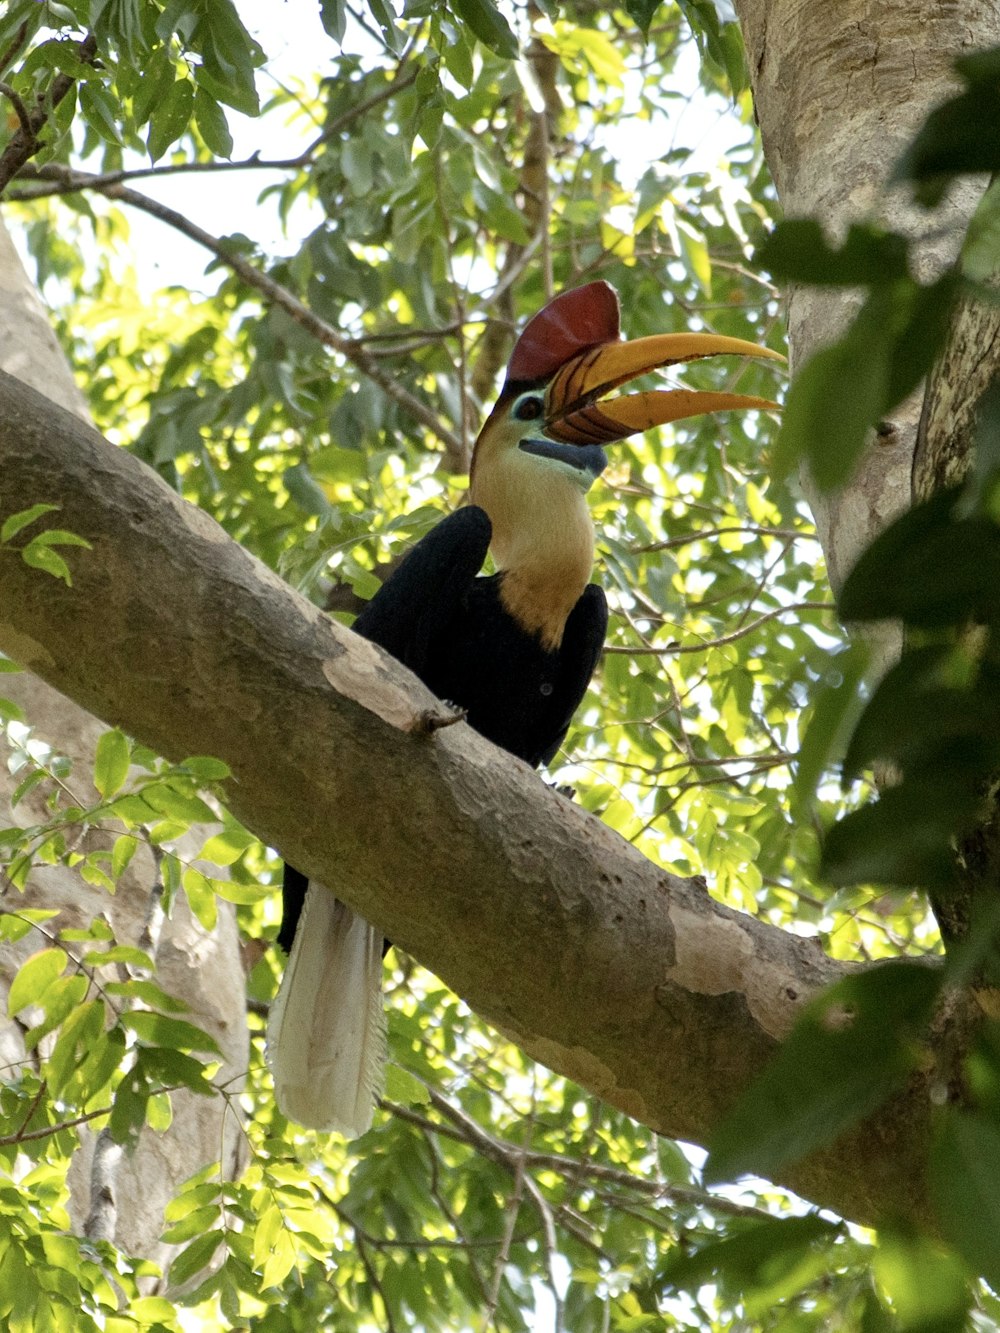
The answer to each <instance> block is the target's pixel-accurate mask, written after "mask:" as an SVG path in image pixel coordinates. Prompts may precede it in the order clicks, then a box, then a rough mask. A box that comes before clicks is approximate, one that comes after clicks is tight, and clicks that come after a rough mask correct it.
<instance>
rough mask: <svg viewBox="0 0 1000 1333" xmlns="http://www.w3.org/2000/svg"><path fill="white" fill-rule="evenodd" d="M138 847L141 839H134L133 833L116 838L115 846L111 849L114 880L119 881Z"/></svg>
mask: <svg viewBox="0 0 1000 1333" xmlns="http://www.w3.org/2000/svg"><path fill="white" fill-rule="evenodd" d="M138 847H139V839H138V838H136V837H133V835H132V834H131V833H123V834H121V836H120V837H118V838H115V845H114V847H112V849H111V876H112V878H113V879H119V878H120V877H121V875H122V874H124V872H125V870H126V868H127V867H128V865H129V864H130V863H131V860H132V857H133V856H135V854H136V851H137V850H138Z"/></svg>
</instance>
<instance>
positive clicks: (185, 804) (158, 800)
mask: <svg viewBox="0 0 1000 1333" xmlns="http://www.w3.org/2000/svg"><path fill="white" fill-rule="evenodd" d="M179 781H180V782H183V781H184V779H183V778H181V779H180V780H179ZM142 796H143V800H145V801H146V803H147V804H148V805H151V806H152V807H153V809H154V810H155V811H156V812H157V814H161V815H168V816H169V817H170V818H171V819H175V820H177V822H178V823H179V824H213V823H217V822H218V818H219V816H218V815H217V814H216V813H215V811H214V810H213V809H212V807H211V806H210V805H208V804H207V803H206V802H205V801H203V800H202V799H201V797H200V796H197V795H195V793H193V792H187V791H182V790H181V789H180V787H179V786H176V785H174V783H172V782H171V781H170V780H169V779H167V780H165V781H162V782H150V783H149V784H148V785H147V786H145V787H143V789H142Z"/></svg>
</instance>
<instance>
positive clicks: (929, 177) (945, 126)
mask: <svg viewBox="0 0 1000 1333" xmlns="http://www.w3.org/2000/svg"><path fill="white" fill-rule="evenodd" d="M998 67H1000V58H998V55H997V50H996V49H993V50H988V51H979V52H976V53H975V54H974V55H971V56H965V57H964V58H963V59H961V60H956V62H955V68H956V69H957V70H958V72H959V73H960V75H961V76H962V79H963V81H964V82H965V84H966V88H965V91H964V92H961V93H959V94H958V95H957V96H956V97H953V98H951V99H949V100H948V101H947V102H943V103H942V104H941V105H940V106H938V107H936V108H935V109H934V110H933V111H931V113H930V115H929V116H928V117H927V119H926V120H925V121H924V123H923V125H922V126H921V128H920V130H919V131H918V132H917V135H916V137H915V138H914V140H913V142H912V143H911V144H910V146H909V148H908V149H907V150H906V152H905V153H904V154H903V157H902V158H901V160H900V162H899V164H898V166H897V167H896V171H895V173H894V176H895V179H897V180H911V181H914V182H916V185H917V189H916V195H917V198H918V199H919V200H920V202H921V203H923V204H926V205H928V206H934V205H936V204H938V203H940V201H941V199H942V197H943V196H944V192H945V190H946V189H947V188H948V183H949V181H951V180H952V179H953V178H954V177H955V176H957V175H970V174H978V173H980V172H982V173H984V174H990V173H992V172H995V171H997V170H998V169H1000V140H998V138H997V136H996V135H995V134H992V133H988V132H984V127H988V126H995V125H997V124H1000V73H998Z"/></svg>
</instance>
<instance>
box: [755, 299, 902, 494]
mask: <svg viewBox="0 0 1000 1333" xmlns="http://www.w3.org/2000/svg"><path fill="white" fill-rule="evenodd" d="M889 303H890V300H889V298H888V296H887V293H886V290H885V289H884V288H880V289H878V290H877V291H876V292H873V293H872V294H871V295H870V296H869V298H868V300H867V302H866V303H865V305H864V307H863V308H862V309H861V311H860V312H859V314H858V316H857V318H856V319H855V320H854V322H853V324H851V326H850V328H849V329H848V330H847V332H846V333H845V334H844V336H843V337H842V338H841V339H840V340H839V341H838V342H835V343H832V344H831V345H830V346H829V347H824V348H822V349H821V350H820V351H818V352H817V353H815V355H814V356H812V357H811V358H810V359H809V361H807V362H806V364H805V365H804V366H803V368H802V369H801V370H800V371H799V373H798V374H797V375H796V376H795V378H794V380H793V381H792V385H791V388H790V389H789V392H788V398H787V400H786V402H785V410H784V413H783V415H782V423H781V429H780V431H779V434H778V440H777V443H776V445H775V449H774V459H773V463H772V469H771V470H772V473H773V474H774V475H776V476H778V477H783V476H786V475H787V474H788V473H789V472H790V471H791V469H792V468H793V467H794V466H795V465H796V464H797V463H798V461H799V460H800V459H806V460H807V461H808V463H809V466H810V468H811V470H812V473H813V476H814V477H815V479H816V482H817V484H818V485H819V486H820V488H821V489H822V490H831V489H832V488H833V487H834V486H837V485H840V484H841V483H843V482H845V481H846V480H847V478H848V477H849V476H850V475H851V473H852V472H853V470H854V467H855V464H856V463H857V461H858V458H859V457H860V456H861V451H862V449H863V448H864V445H865V440H866V437H867V433H868V431H869V429H870V428H871V427H872V426H873V425H874V424H875V423H876V422H877V421H878V420H879V418H880V417H881V416H882V414H883V412H884V411H885V410H886V402H887V398H888V385H889V373H890V363H891V357H892V335H891V322H890V312H889V309H888V306H889Z"/></svg>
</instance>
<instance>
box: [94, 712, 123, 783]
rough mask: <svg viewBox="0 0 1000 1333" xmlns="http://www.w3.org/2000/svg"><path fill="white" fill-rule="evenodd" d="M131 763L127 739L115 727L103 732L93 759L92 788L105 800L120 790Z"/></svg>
mask: <svg viewBox="0 0 1000 1333" xmlns="http://www.w3.org/2000/svg"><path fill="white" fill-rule="evenodd" d="M131 762H132V752H131V747H130V745H129V742H128V738H127V737H126V736H124V735H123V734H122V733H121V732H120V731H119V730H118V728H117V727H112V728H111V730H110V731H105V732H103V733H102V734H101V736H100V738H99V739H98V742H97V750H96V754H95V757H94V786H95V787H96V788H97V790H98V791H99V792H100V793H101V795H102V796H103V797H104V799H105V800H107V799H108V798H109V797H111V796H114V794H115V793H116V792H118V791H120V790H121V788H122V786H123V785H124V782H125V779H126V778H127V777H128V770H129V765H130V764H131Z"/></svg>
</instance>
